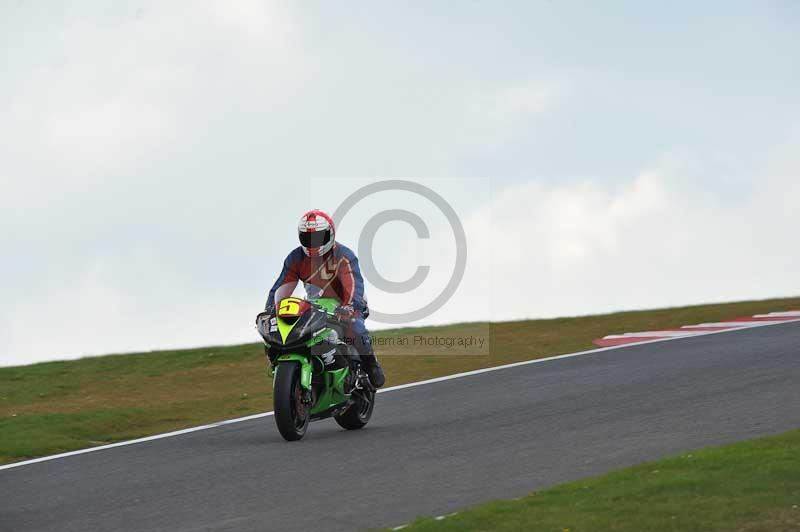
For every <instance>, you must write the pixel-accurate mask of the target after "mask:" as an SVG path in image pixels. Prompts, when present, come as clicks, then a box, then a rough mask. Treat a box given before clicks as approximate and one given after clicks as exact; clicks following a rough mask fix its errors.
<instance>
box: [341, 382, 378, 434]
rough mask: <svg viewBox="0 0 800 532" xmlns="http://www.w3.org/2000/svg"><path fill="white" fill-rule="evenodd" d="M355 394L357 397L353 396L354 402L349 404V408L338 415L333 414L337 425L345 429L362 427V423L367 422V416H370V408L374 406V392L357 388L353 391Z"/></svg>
mask: <svg viewBox="0 0 800 532" xmlns="http://www.w3.org/2000/svg"><path fill="white" fill-rule="evenodd" d="M356 394H358V397H357V398H355V402H354V403H353V404H352V405H350V408H348V409H347V410H345V411H344V412H343V413H341V414H339V415H338V416H334V419H336V422H337V423H338V424H339V426H340V427H342V428H344V429H347V430H356V429H360V428H363V427H364V425H366V424H367V423H369V418H371V417H372V410H373V409H374V408H375V392H368V391H366V390H359V391H358V392H354V393H353V396H355V395H356Z"/></svg>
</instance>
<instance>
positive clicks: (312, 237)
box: [300, 229, 331, 248]
mask: <svg viewBox="0 0 800 532" xmlns="http://www.w3.org/2000/svg"><path fill="white" fill-rule="evenodd" d="M330 241H331V230H330V229H326V230H324V231H313V232H308V233H304V232H302V231H301V232H300V245H301V246H303V247H306V248H319V247H322V246H324V245H325V244H327V243H328V242H330Z"/></svg>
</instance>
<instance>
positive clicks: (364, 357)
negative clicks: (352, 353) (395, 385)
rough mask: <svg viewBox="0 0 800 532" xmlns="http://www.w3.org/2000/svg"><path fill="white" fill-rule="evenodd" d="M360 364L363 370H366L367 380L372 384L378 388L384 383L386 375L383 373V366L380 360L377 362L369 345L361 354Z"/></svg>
mask: <svg viewBox="0 0 800 532" xmlns="http://www.w3.org/2000/svg"><path fill="white" fill-rule="evenodd" d="M361 365H362V366H364V370H365V371H366V372H367V375H369V382H371V383H372V385H373V386H375V387H376V388H380V387H381V386H383V385H384V384H386V376H385V375H384V374H383V368H382V367H381V364H380V362H378V359H377V358H376V357H375V352H374V351H373V350H372V346H369V351H368V352H367V353H363V354H361Z"/></svg>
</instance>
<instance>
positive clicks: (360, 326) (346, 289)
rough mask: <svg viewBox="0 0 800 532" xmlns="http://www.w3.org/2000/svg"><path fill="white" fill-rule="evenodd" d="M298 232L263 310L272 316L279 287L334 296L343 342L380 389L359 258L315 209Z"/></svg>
mask: <svg viewBox="0 0 800 532" xmlns="http://www.w3.org/2000/svg"><path fill="white" fill-rule="evenodd" d="M297 231H298V236H299V237H300V246H299V247H297V248H295V249H294V250H292V252H291V253H289V256H288V257H286V260H285V261H284V263H283V269H282V270H281V273H280V275H278V279H277V280H276V281H275V284H274V285H273V286H272V289H271V290H270V291H269V297H268V298H267V304H266V308H265V310H267V311H268V312H269V313H270V314H272V315H274V313H275V292H276V291H277V290H278V288H280V287H281V286H282V285H285V284H291V283H295V285H296V284H297V282H298V281H303V282H304V283H310V284H313V285H315V286H319V287H322V288H323V290H324V296H325V297H336V298H338V299H339V300H340V301H341V302H342V304H341V306H339V307H338V308H337V309H336V317H337V318H338V319H339V320H340V321H341V322H342V323H344V324H345V325H346V328H347V330H346V333H345V336H346V341H347V342H348V343H352V345H353V346H354V347H355V348H356V350H357V351H358V354H359V355H360V357H361V363H362V365H363V367H364V369H365V370H366V372H367V375H369V380H370V382H371V383H372V384H373V385H374V386H375V387H376V388H380V387H381V386H383V385H384V383H385V382H386V377H385V376H384V374H383V368H381V365H380V364H379V363H378V359H377V358H376V357H375V352H374V350H373V349H372V341H371V339H370V336H369V332H368V331H367V328H366V326H365V325H364V319H365V318H366V317H367V316H369V308H368V307H367V299H366V297H365V296H364V279H363V278H362V277H361V269H360V268H359V266H358V258H356V255H355V253H353V252H352V250H350V248H348V247H346V246H344V245H342V244H340V243H339V242H336V228H335V226H334V223H333V218H331V217H330V215H328V214H327V213H326V212H324V211H321V210H319V209H314V210H311V211H308V212H306V213H305V214H303V216H302V217H301V218H300V222H299V223H298V225H297Z"/></svg>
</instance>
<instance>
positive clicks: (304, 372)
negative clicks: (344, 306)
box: [269, 298, 350, 418]
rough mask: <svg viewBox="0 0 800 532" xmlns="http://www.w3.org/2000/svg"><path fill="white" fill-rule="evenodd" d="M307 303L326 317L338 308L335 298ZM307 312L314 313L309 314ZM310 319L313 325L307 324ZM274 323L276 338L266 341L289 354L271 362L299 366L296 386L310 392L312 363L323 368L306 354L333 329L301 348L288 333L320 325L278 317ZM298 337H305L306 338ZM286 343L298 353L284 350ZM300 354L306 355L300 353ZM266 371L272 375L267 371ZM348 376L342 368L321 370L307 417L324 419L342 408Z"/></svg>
mask: <svg viewBox="0 0 800 532" xmlns="http://www.w3.org/2000/svg"><path fill="white" fill-rule="evenodd" d="M311 302H312V303H314V304H316V305H317V306H318V307H319V309H320V310H323V311H324V312H325V314H326V315H328V316H330V315H333V314H334V311H335V310H336V307H338V306H339V301H338V300H337V299H335V298H319V299H314V300H311ZM317 311H318V310H317ZM309 312H316V311H315V310H311V311H309ZM312 319H313V320H314V321H311V320H312ZM276 322H277V323H276V326H277V327H276V328H277V331H276V332H277V333H278V335H269V340H270V341H271V343H274V344H278V342H280V344H281V345H282V346H285V348H286V350H288V351H290V352H288V353H287V352H284V353H283V354H281V355H280V356H278V357H277V359H276V360H275V363H276V365H277V364H281V363H297V364H298V365H299V366H300V386H302V387H303V389H304V390H311V389H312V379H313V377H314V362H313V359H316V360H317V361H318V364H317V367H321V368H325V367H326V366H325V364H324V362H323V360H322V358H320V357H319V356H316V355H313V354H311V353H310V348H311V347H313V346H316V345H317V344H320V343H322V342H324V341H325V340H326V338H328V337H329V336H330V335H331V334H332V333H333V329H331V328H329V327H323V328H321V329H319V330H317V331H315V332H314V333H313V335H312V336H311V337H310V338H308V339H307V340H305V341H304V342H303V343H302V344H299V343H298V344H296V342H295V341H292V340H297V339H299V338H297V336H298V335H292V332H293V331H294V330H295V327H296V326H298V324H300V327H301V328H309V327H308V325H312V326H313V325H315V324H317V323H320V322H319V321H316V320H315V319H314V318H311V319H308V320H301V319H294V320H285V319H283V318H281V317H277V318H276ZM301 336H302V337H305V336H306V334H303V335H301ZM287 341H288V343H289V344H290V346H292V345H294V344H296V345H297V347H302V349H298V350H297V351H298V352H296V353H292V352H291V350H292V348H291V347H290V346H286V344H287ZM302 351H306V352H305V353H303V352H302ZM270 371H271V372H272V370H271V369H270ZM349 373H350V368H349V367H344V368H340V369H323V371H322V372H321V373H320V374H318V375H319V377H320V378H321V380H322V387H321V391H320V394H319V396H318V397H316V398H315V401H314V404H313V405H312V407H311V412H310V413H311V416H312V418H313V417H317V416H320V415H324V414H326V413H328V412H330V411H331V410H332V409H334V408H336V407H337V406H341V405H343V404H344V403H345V402H346V401H347V400H348V398H349V394H347V393H345V383H346V380H347V376H348V375H349ZM273 376H274V373H273Z"/></svg>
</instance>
